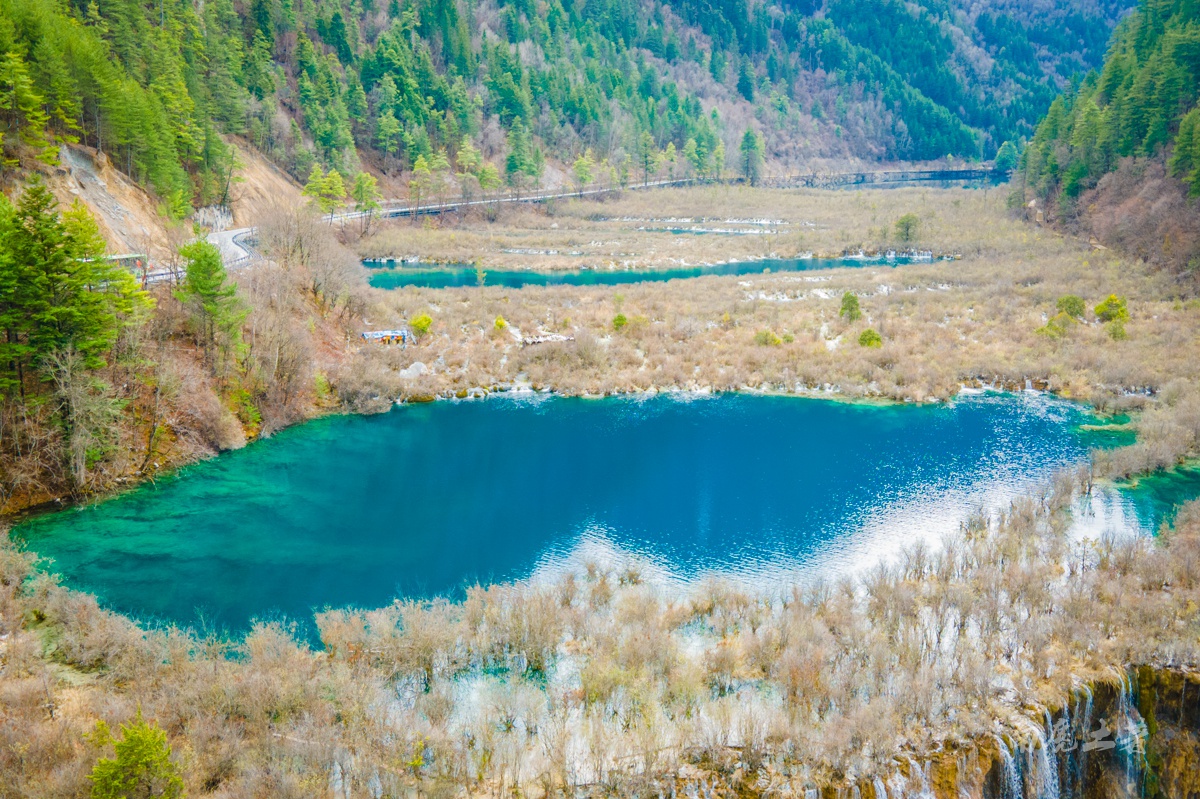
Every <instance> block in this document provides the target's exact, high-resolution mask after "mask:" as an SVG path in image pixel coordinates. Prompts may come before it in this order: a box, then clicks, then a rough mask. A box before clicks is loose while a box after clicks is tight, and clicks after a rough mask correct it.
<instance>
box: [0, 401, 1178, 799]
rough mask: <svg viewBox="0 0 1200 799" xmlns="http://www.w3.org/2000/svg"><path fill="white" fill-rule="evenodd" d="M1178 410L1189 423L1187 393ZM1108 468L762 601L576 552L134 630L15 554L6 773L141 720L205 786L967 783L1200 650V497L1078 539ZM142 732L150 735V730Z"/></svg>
mask: <svg viewBox="0 0 1200 799" xmlns="http://www.w3.org/2000/svg"><path fill="white" fill-rule="evenodd" d="M1184 406H1186V407H1190V408H1192V413H1193V418H1192V419H1191V420H1190V421H1186V422H1185V421H1184V420H1183V418H1182V417H1176V416H1175V415H1174V414H1175V411H1173V410H1172V409H1171V408H1169V407H1168V408H1164V410H1163V411H1162V414H1163V415H1162V417H1160V419H1161V420H1162V421H1164V422H1166V423H1170V424H1180V425H1183V424H1189V425H1193V426H1194V424H1195V422H1196V419H1195V418H1194V417H1195V413H1194V411H1195V408H1196V407H1197V401H1196V398H1195V397H1194V396H1191V397H1189V398H1187V399H1183V398H1180V403H1177V405H1176V406H1174V407H1175V408H1178V407H1184ZM1093 480H1094V477H1093V475H1092V473H1091V472H1090V471H1089V470H1087V469H1084V470H1081V471H1080V472H1079V473H1077V474H1074V473H1072V474H1063V475H1060V476H1059V477H1058V478H1057V479H1056V480H1055V481H1054V483H1053V485H1052V486H1047V488H1046V489H1045V490H1044V491H1042V492H1041V493H1039V494H1038V495H1036V496H1033V497H1030V498H1028V499H1022V500H1019V501H1016V502H1014V503H1013V504H1012V506H1011V507H1009V508H1008V509H1007V510H1005V511H1004V512H1003V513H1000V514H999V515H997V516H995V517H992V518H982V517H978V518H972V519H970V520H968V521H967V522H966V523H965V524H964V525H963V527H962V529H961V531H960V532H959V533H958V534H957V535H954V536H951V537H949V538H947V539H946V540H945V541H943V542H941V544H940V545H938V546H934V547H930V546H929V545H926V544H917V545H914V546H912V547H910V548H909V549H907V550H906V551H904V552H903V554H902V555H901V556H899V557H898V558H897V559H896V560H895V561H894V562H889V563H880V564H878V565H877V566H874V567H871V568H868V569H866V570H865V571H863V572H860V573H859V574H858V575H857V576H856V577H853V578H844V579H831V580H829V581H820V580H817V581H813V582H808V583H797V584H795V585H781V586H779V587H778V589H777V590H774V591H771V592H768V593H759V592H757V591H754V590H750V589H748V588H745V587H741V586H739V585H736V584H731V583H726V582H721V581H718V580H707V581H703V582H699V583H694V584H691V585H688V586H686V587H681V586H679V585H678V584H675V583H670V584H667V583H663V582H661V581H660V580H659V579H657V578H656V577H655V572H654V570H653V569H651V568H648V567H647V565H646V564H641V563H638V562H635V561H628V562H610V563H582V564H574V566H573V567H572V568H570V569H568V570H567V571H566V572H564V573H562V574H560V575H559V576H557V577H549V576H548V577H546V578H544V579H542V580H538V581H535V582H532V583H522V584H514V585H495V586H490V587H487V588H482V587H479V588H474V589H471V590H469V591H468V592H467V596H466V599H465V600H464V601H462V602H460V603H450V602H448V601H445V600H436V601H431V602H409V601H397V602H396V603H394V604H393V605H390V606H388V607H385V608H380V609H377V610H370V611H358V610H329V611H326V612H324V613H320V614H318V616H317V620H316V623H317V627H318V629H319V631H320V637H321V641H322V644H323V649H322V650H312V649H309V648H308V647H307V646H306V645H305V644H303V643H301V642H300V639H298V638H297V634H296V631H295V629H294V628H292V627H290V626H289V625H288V624H287V623H284V622H279V621H275V622H263V623H260V624H258V625H256V626H255V627H254V629H253V630H252V631H251V632H250V633H249V634H248V635H247V636H246V637H245V638H244V640H242V641H238V642H228V641H223V640H220V639H216V638H212V637H203V636H199V635H197V634H195V633H192V632H188V631H181V630H176V629H166V630H145V629H140V628H138V627H136V626H135V625H134V624H133V623H132V622H130V621H128V620H127V619H124V618H122V617H119V616H116V615H114V614H111V613H108V612H106V611H103V610H101V609H99V608H98V607H97V606H96V603H95V601H94V600H93V599H92V598H90V597H88V596H85V595H82V594H78V593H74V592H71V591H68V590H66V589H63V588H62V587H60V586H58V585H57V584H56V583H55V581H54V579H53V578H51V577H48V576H46V575H40V574H36V573H34V572H32V571H31V567H32V558H31V557H30V556H29V555H26V554H24V553H22V552H20V551H18V550H17V549H15V548H14V547H13V546H11V545H8V544H6V545H5V546H4V547H3V548H0V635H2V636H3V637H2V638H0V692H2V693H0V695H2V696H3V697H4V707H5V712H4V713H3V714H2V715H0V776H2V777H3V784H4V786H5V791H6V793H7V794H9V795H14V796H34V795H36V796H39V797H56V796H74V795H78V793H79V792H80V791H85V790H87V784H88V783H87V781H86V779H87V775H88V774H89V772H90V771H91V770H92V768H93V767H94V765H95V764H96V763H97V762H98V760H99V759H100V758H102V757H110V755H111V749H109V748H108V746H107V745H106V741H105V739H103V738H102V737H101V738H100V739H99V740H97V736H95V735H92V734H91V733H92V731H93V730H94V729H95V728H96V724H97V721H103V722H104V723H105V724H106V725H107V726H108V727H111V728H112V729H116V727H117V725H118V724H121V723H129V722H131V721H133V720H135V717H136V715H137V714H138V713H139V712H140V713H141V714H142V715H143V716H144V717H145V718H146V719H148V720H150V721H152V722H153V723H154V724H156V725H158V726H159V727H161V729H162V730H164V731H165V732H166V734H167V737H168V740H169V742H170V745H171V746H172V747H173V751H174V762H175V763H177V764H178V769H179V771H180V772H181V773H182V776H183V780H184V782H185V784H186V786H187V788H188V790H189V791H190V792H191V793H192V795H213V796H263V797H266V796H272V797H279V796H317V795H337V796H347V795H348V796H366V795H373V796H404V795H409V793H410V792H411V791H413V790H416V791H418V792H420V793H422V794H425V795H437V796H455V795H466V794H481V793H488V794H490V795H500V794H507V793H513V794H516V793H519V794H521V795H534V796H537V795H549V794H555V795H558V794H560V793H561V792H564V791H565V792H567V793H574V792H576V791H580V790H582V791H583V792H585V793H592V794H611V793H614V792H615V793H619V794H623V795H624V794H630V793H633V792H637V793H650V794H661V795H670V794H671V793H679V794H687V795H690V794H691V793H693V792H695V791H696V790H697V789H698V790H699V791H700V792H701V793H704V794H706V795H707V794H708V793H710V792H713V793H716V794H718V795H726V794H727V793H729V792H737V793H739V794H741V795H765V794H767V793H771V794H779V795H796V796H799V795H803V794H804V793H805V791H806V790H808V789H811V788H820V787H823V786H828V785H833V786H847V785H861V786H863V791H864V792H869V791H871V790H872V789H871V788H870V787H869V786H870V785H871V780H872V778H873V777H875V776H878V777H880V778H883V779H887V780H888V781H889V782H888V784H889V795H896V793H895V792H896V790H897V789H898V787H899V786H900V785H901V784H904V783H906V784H907V785H908V786H909V789H910V790H914V791H915V790H918V789H919V788H920V786H921V784H922V781H923V779H924V778H925V777H923V776H922V773H921V770H920V766H921V764H923V763H924V762H926V761H929V760H932V762H933V768H932V770H931V771H929V772H926V774H930V775H932V776H933V778H934V791H935V793H936V795H938V796H945V797H949V796H959V795H962V794H963V793H965V794H966V795H976V796H977V795H978V792H979V785H980V782H981V780H982V778H983V775H984V773H986V771H987V770H988V768H989V767H990V766H991V763H992V762H993V761H994V760H996V758H997V753H996V750H995V740H996V739H995V734H996V733H1003V734H1005V735H1008V736H1010V737H1012V738H1014V739H1017V740H1021V739H1024V738H1026V737H1027V736H1028V735H1029V728H1030V721H1029V720H1030V719H1031V718H1032V719H1035V720H1036V722H1035V723H1036V724H1037V725H1040V724H1041V723H1042V716H1041V710H1040V708H1043V707H1050V708H1054V707H1061V706H1063V705H1064V704H1065V703H1067V702H1068V701H1070V697H1071V694H1072V692H1073V691H1074V690H1076V689H1077V688H1078V686H1079V685H1080V684H1082V683H1085V682H1089V681H1116V680H1117V679H1118V678H1119V677H1121V676H1123V674H1124V669H1125V668H1126V666H1127V665H1128V664H1150V665H1154V666H1170V667H1176V668H1181V667H1182V668H1186V667H1194V666H1196V665H1197V659H1198V658H1200V651H1198V650H1197V643H1196V642H1197V640H1200V638H1198V636H1200V627H1198V626H1197V625H1198V624H1200V618H1198V617H1197V614H1196V607H1197V603H1198V602H1200V572H1198V570H1197V568H1198V564H1200V507H1197V506H1196V505H1195V504H1193V505H1192V506H1190V507H1188V508H1185V509H1183V510H1182V511H1181V512H1180V514H1179V517H1178V520H1177V525H1176V528H1175V529H1174V530H1173V531H1171V532H1169V533H1168V532H1165V531H1164V533H1163V535H1162V536H1161V537H1159V538H1157V539H1150V538H1137V537H1126V536H1122V535H1112V536H1110V535H1106V536H1104V537H1103V538H1101V539H1100V540H1087V541H1079V540H1075V539H1073V538H1072V537H1071V534H1070V529H1071V518H1072V517H1071V513H1072V510H1071V508H1072V507H1074V508H1075V511H1074V512H1076V513H1086V512H1087V511H1086V500H1087V494H1088V492H1089V491H1090V490H1091V489H1092V486H1093ZM147 734H149V733H147Z"/></svg>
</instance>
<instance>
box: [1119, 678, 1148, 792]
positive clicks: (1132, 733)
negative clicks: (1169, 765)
mask: <svg viewBox="0 0 1200 799" xmlns="http://www.w3.org/2000/svg"><path fill="white" fill-rule="evenodd" d="M1120 685H1121V688H1120V694H1119V695H1118V697H1117V718H1116V722H1115V725H1114V726H1115V727H1116V729H1114V730H1112V733H1113V737H1114V739H1115V741H1116V755H1117V757H1118V758H1120V762H1121V769H1122V772H1123V774H1124V777H1125V790H1126V795H1128V796H1138V797H1140V796H1141V795H1142V793H1143V792H1144V790H1145V780H1144V779H1143V777H1144V774H1145V769H1146V736H1147V735H1148V730H1147V729H1146V722H1145V721H1144V720H1143V719H1142V714H1141V713H1139V712H1138V709H1137V704H1138V703H1137V681H1136V679H1135V678H1134V677H1132V676H1130V675H1128V674H1122V675H1121V682H1120Z"/></svg>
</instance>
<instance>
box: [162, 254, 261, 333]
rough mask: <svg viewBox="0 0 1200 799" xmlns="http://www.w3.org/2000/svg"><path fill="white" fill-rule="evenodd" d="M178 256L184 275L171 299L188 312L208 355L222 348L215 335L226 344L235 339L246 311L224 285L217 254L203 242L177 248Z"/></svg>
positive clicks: (232, 289) (229, 286)
mask: <svg viewBox="0 0 1200 799" xmlns="http://www.w3.org/2000/svg"><path fill="white" fill-rule="evenodd" d="M179 254H180V255H181V256H183V258H184V259H186V260H187V271H186V273H185V275H184V279H183V285H182V287H181V288H180V290H179V291H177V292H176V293H175V296H176V298H177V299H178V300H179V301H180V302H182V303H183V304H184V305H186V306H188V308H190V309H191V311H192V317H193V319H194V320H195V323H196V326H197V328H198V329H197V334H198V338H199V341H200V344H201V346H203V347H204V350H205V353H207V354H210V355H211V353H212V350H213V349H214V348H215V347H217V346H218V345H219V344H222V342H220V341H219V340H218V335H220V336H223V337H224V338H225V339H226V340H227V341H229V342H235V341H236V340H237V339H238V338H239V336H238V331H239V328H240V327H241V324H242V322H243V320H245V318H246V315H247V313H248V310H247V309H246V307H245V306H244V305H243V303H242V302H241V300H239V299H238V296H237V286H236V285H233V284H231V283H228V282H226V280H227V275H226V273H225V266H224V264H222V263H221V252H220V250H218V249H217V248H216V247H214V246H213V245H212V244H209V243H208V242H206V241H194V242H192V243H191V244H188V245H186V246H184V247H181V248H180V250H179ZM222 348H224V347H223V346H222Z"/></svg>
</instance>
